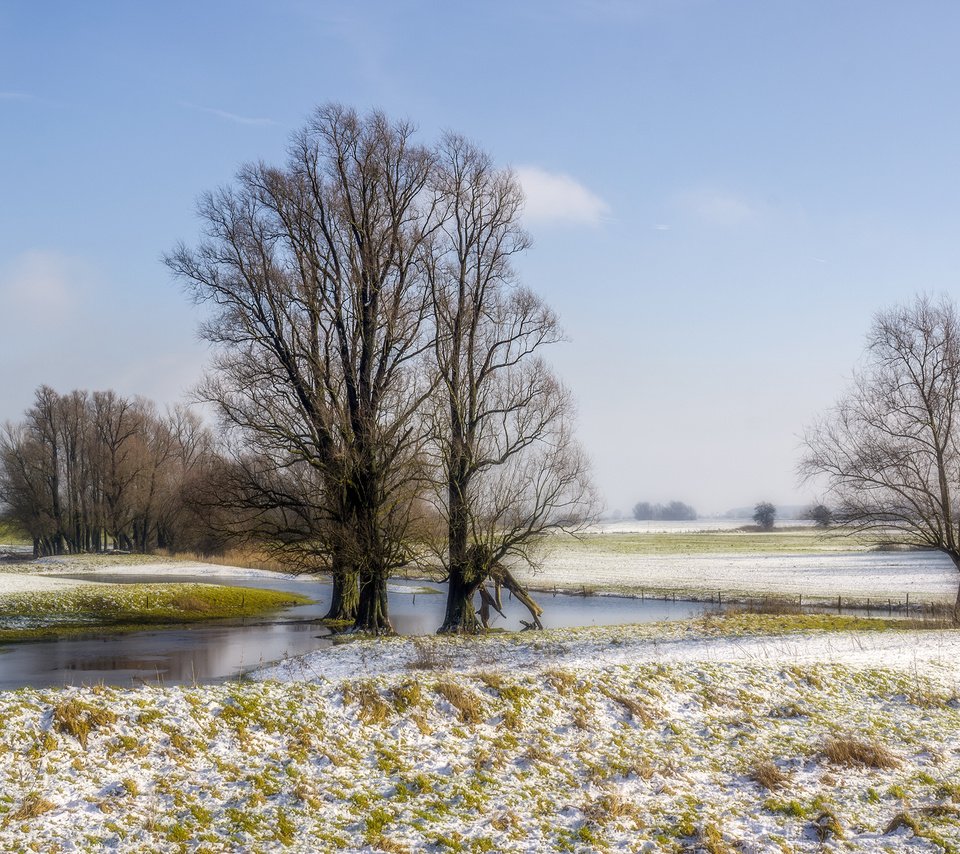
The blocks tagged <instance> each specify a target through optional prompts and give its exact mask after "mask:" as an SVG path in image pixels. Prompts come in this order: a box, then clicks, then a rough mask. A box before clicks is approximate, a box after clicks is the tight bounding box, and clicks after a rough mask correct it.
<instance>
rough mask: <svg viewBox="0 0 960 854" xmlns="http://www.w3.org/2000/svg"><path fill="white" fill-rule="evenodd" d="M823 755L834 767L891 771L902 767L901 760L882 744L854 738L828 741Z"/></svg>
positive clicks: (839, 738)
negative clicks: (844, 766) (890, 769)
mask: <svg viewBox="0 0 960 854" xmlns="http://www.w3.org/2000/svg"><path fill="white" fill-rule="evenodd" d="M823 755H824V756H825V757H826V758H827V761H828V762H832V763H833V764H834V765H846V766H848V767H851V768H858V767H859V768H879V769H889V768H898V767H899V766H900V760H899V759H898V758H897V757H896V756H894V755H893V754H892V753H891V752H890V751H889V750H887V748H885V747H884V746H883V745H882V744H877V743H876V742H873V741H861V740H860V739H857V738H854V737H853V736H841V737H837V738H830V739H827V742H826V744H824V746H823Z"/></svg>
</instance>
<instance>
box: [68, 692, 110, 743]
mask: <svg viewBox="0 0 960 854" xmlns="http://www.w3.org/2000/svg"><path fill="white" fill-rule="evenodd" d="M116 720H117V716H116V714H114V713H113V712H112V711H111V710H110V709H103V708H97V707H95V706H91V705H90V704H88V703H84V702H82V701H80V700H78V699H75V698H71V699H67V700H63V701H62V702H60V703H58V704H57V705H55V706H54V707H53V726H54V728H55V729H57V730H58V731H59V732H63V733H67V734H68V735H72V736H73V737H74V738H75V739H77V741H79V742H80V744H81V746H83V748H84V749H86V747H87V739H88V738H89V736H90V733H91V732H93V731H94V730H95V729H98V728H99V727H102V726H109V725H110V724H113V723H116Z"/></svg>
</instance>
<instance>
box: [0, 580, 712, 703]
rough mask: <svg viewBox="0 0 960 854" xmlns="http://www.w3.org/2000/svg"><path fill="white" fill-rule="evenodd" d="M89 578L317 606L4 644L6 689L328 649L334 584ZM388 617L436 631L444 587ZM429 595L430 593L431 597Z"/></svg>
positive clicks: (611, 620) (510, 608)
mask: <svg viewBox="0 0 960 854" xmlns="http://www.w3.org/2000/svg"><path fill="white" fill-rule="evenodd" d="M77 577H78V578H80V579H81V580H84V581H104V582H114V583H151V582H153V583H156V582H171V583H173V582H188V583H193V582H197V583H208V584H210V583H215V584H230V585H235V586H239V587H265V588H270V589H273V590H288V591H293V592H297V593H303V594H305V595H307V596H310V597H311V598H312V599H314V600H315V602H314V603H313V604H310V605H300V606H297V607H295V608H288V609H286V610H285V611H282V612H280V613H278V614H274V615H270V616H268V617H266V618H258V619H256V620H246V621H243V622H224V621H220V622H216V623H209V624H195V625H192V626H189V627H182V628H175V629H162V630H150V631H143V632H135V633H131V634H125V635H109V634H105V635H100V636H88V637H83V638H67V639H64V640H54V641H36V642H31V643H18V644H8V645H6V646H0V689H12V688H22V687H26V686H32V687H36V688H42V687H48V686H51V685H90V684H98V683H103V684H107V685H125V686H129V685H139V684H144V683H151V684H161V685H177V684H192V683H194V682H197V683H201V682H214V681H218V680H222V679H229V678H235V677H238V676H240V675H242V674H243V673H244V672H246V671H249V670H252V669H255V668H257V667H259V666H260V665H261V664H266V663H268V662H271V661H278V660H280V659H282V658H286V657H289V656H295V655H301V654H303V653H305V652H311V651H312V650H315V649H319V648H321V647H323V646H327V645H329V644H330V639H329V632H328V630H327V629H326V627H325V626H322V625H320V624H319V623H318V622H317V621H318V620H319V619H320V618H321V617H322V616H323V614H324V613H326V610H327V607H328V606H329V603H330V586H329V585H328V584H320V583H318V582H316V581H310V580H300V579H294V578H284V577H282V576H278V577H276V578H254V579H250V578H242V579H232V578H212V577H210V576H189V575H184V576H162V577H157V576H151V575H133V574H128V573H125V574H123V575H97V576H89V575H87V576H77ZM390 587H391V589H390V613H391V618H392V620H393V624H394V627H395V628H396V630H397V631H398V632H400V633H402V634H429V633H431V632H434V631H436V628H437V626H439V625H440V623H441V622H442V619H443V606H444V597H443V595H442V588H441V587H440V586H438V585H433V584H429V583H427V582H420V581H409V582H408V581H396V582H391V585H390ZM428 591H432V592H428ZM537 598H538V601H540V603H541V604H542V605H543V606H544V610H545V613H544V616H543V623H544V626H546V627H547V628H559V627H561V626H591V625H615V624H622V623H642V622H653V621H656V620H666V619H681V618H685V617H690V616H693V615H695V614H698V613H702V611H703V610H704V609H705V608H706V607H709V606H707V605H703V604H698V603H694V602H662V601H651V600H646V601H640V600H637V599H625V598H620V597H609V596H602V597H601V596H597V597H587V598H584V597H580V596H564V595H557V596H551V595H550V594H541V595H540V596H538V597H537ZM506 606H507V607H506V609H505V612H506V615H507V618H506V619H503V618H501V617H499V616H498V617H497V618H496V622H494V623H493V625H495V626H496V627H498V628H505V629H517V628H520V620H521V619H523V618H525V617H527V616H528V614H527V612H526V611H525V609H523V608H522V607H521V606H520V605H519V604H518V603H516V602H509V601H508V602H507V603H506Z"/></svg>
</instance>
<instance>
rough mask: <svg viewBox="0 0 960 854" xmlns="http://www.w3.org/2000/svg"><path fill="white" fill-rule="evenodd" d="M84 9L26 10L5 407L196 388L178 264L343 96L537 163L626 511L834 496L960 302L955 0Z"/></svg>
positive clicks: (428, 130)
mask: <svg viewBox="0 0 960 854" xmlns="http://www.w3.org/2000/svg"><path fill="white" fill-rule="evenodd" d="M54 6H55V9H56V13H55V14H51V13H50V10H49V9H48V10H47V11H46V13H45V14H44V15H43V16H42V17H41V16H40V14H39V13H38V12H37V11H36V10H35V9H33V8H31V7H30V6H29V4H19V3H15V2H0V138H2V139H3V154H4V157H2V158H0V186H2V187H3V189H4V193H3V196H4V204H3V208H2V210H3V213H2V221H0V226H2V227H0V318H3V321H4V326H3V329H4V332H3V340H4V350H3V354H4V358H3V360H2V363H0V420H3V419H8V418H9V419H17V418H19V417H20V415H21V413H22V412H23V410H24V409H25V408H26V407H27V406H28V405H29V404H30V402H31V400H32V396H33V391H34V389H35V388H36V387H37V386H38V385H39V384H41V383H46V384H49V385H52V386H54V387H55V388H57V389H58V390H61V391H66V390H69V389H71V388H88V389H99V388H110V387H112V388H115V389H117V390H118V391H121V392H123V393H126V394H143V395H144V396H147V397H150V398H153V399H155V400H157V401H158V402H159V403H161V404H163V403H173V402H176V401H178V400H180V399H182V397H183V395H184V394H185V392H186V391H187V389H189V387H190V386H191V385H192V384H193V383H195V382H196V380H197V379H198V378H199V376H200V373H201V371H202V364H203V361H204V359H205V351H204V348H203V346H202V345H201V344H200V343H199V342H198V341H197V338H196V328H197V323H198V320H199V314H198V312H197V309H196V308H195V307H194V306H192V305H190V304H189V302H188V300H187V299H186V298H185V296H184V295H183V293H182V292H181V291H180V289H179V288H178V287H177V286H176V285H175V284H174V283H173V282H172V281H171V280H170V276H169V274H168V272H167V270H166V269H165V268H164V267H163V265H162V264H161V263H160V261H159V258H160V255H161V254H162V253H163V252H164V251H166V250H168V249H170V248H171V247H172V246H173V244H174V243H175V242H176V241H177V240H180V239H183V240H185V241H186V242H188V243H192V242H194V241H195V240H196V237H197V234H198V229H199V223H198V221H197V220H196V218H195V216H194V213H193V209H194V202H195V199H196V198H197V196H198V195H199V194H200V193H201V192H203V191H205V190H208V189H213V188H215V187H216V186H218V185H220V184H222V183H224V182H227V181H229V180H230V178H231V175H232V174H233V173H234V172H235V170H236V169H237V167H238V166H240V165H241V164H242V163H244V162H246V161H249V160H254V159H260V158H262V159H264V160H266V161H268V162H269V161H274V162H276V161H280V160H282V158H283V156H284V150H285V147H286V144H287V139H288V136H289V134H290V133H291V131H293V130H294V129H295V128H297V127H298V126H299V125H300V124H301V123H302V122H303V120H304V118H305V117H306V115H307V114H308V113H309V111H310V110H311V109H312V108H313V106H314V105H316V104H318V103H321V102H325V101H330V100H338V101H342V102H344V103H346V104H350V105H353V106H356V107H357V108H359V109H368V108H371V107H379V108H382V109H384V110H385V111H386V112H387V113H389V114H390V115H392V116H403V117H409V118H410V119H412V120H413V121H414V122H416V123H417V124H418V125H419V126H420V127H421V128H422V129H423V131H424V135H425V136H427V137H432V136H435V135H436V133H437V132H439V131H440V130H442V129H445V128H450V129H453V130H457V131H459V132H461V133H464V134H466V135H468V136H470V137H471V138H473V139H474V140H475V141H476V142H478V143H479V144H480V145H481V146H483V147H485V148H487V149H488V150H490V151H491V152H492V153H493V154H494V155H495V157H496V158H497V159H498V161H499V162H501V163H508V164H512V165H513V166H514V168H515V169H516V170H517V172H518V174H519V176H520V178H521V181H522V183H523V185H524V188H525V191H526V193H527V197H528V200H527V209H526V224H527V227H528V228H529V230H530V232H531V234H532V235H533V238H534V247H533V249H532V250H531V251H530V252H529V253H527V256H526V257H525V258H524V259H523V260H522V263H521V275H522V279H523V281H524V282H525V283H526V284H527V285H529V286H530V287H532V288H534V289H535V290H537V291H538V292H540V293H541V294H542V295H543V296H544V297H545V298H546V299H547V301H548V302H550V304H551V305H553V306H554V307H555V308H556V309H557V310H558V312H559V313H560V315H561V318H562V320H563V323H564V326H565V329H566V331H567V333H568V336H569V338H570V341H569V343H566V344H564V345H562V346H560V347H558V348H556V349H555V351H554V353H553V354H552V360H553V362H554V364H555V365H556V367H557V369H558V371H559V372H560V374H561V375H562V377H563V378H564V380H565V381H566V382H567V383H568V384H569V386H570V387H571V388H572V389H573V392H574V394H575V396H576V398H577V400H578V402H579V410H580V436H581V439H582V441H583V442H584V444H585V446H586V447H587V449H588V451H589V452H590V454H591V456H592V458H593V461H594V465H595V473H596V479H597V482H598V485H599V486H600V488H601V490H602V492H603V494H604V495H605V497H606V503H607V507H608V509H609V510H614V509H619V510H620V511H622V512H623V513H624V514H625V515H628V514H629V511H630V508H631V507H632V505H633V504H634V502H636V501H638V500H647V501H652V502H658V501H659V502H666V501H668V500H671V499H679V500H682V501H685V502H688V503H690V504H693V505H694V506H695V507H696V508H697V509H698V510H699V511H700V512H701V513H702V514H708V513H715V512H723V511H725V510H727V509H729V508H731V507H734V506H741V505H749V504H752V503H754V502H755V501H758V500H761V499H768V500H771V501H774V502H776V503H781V504H800V503H804V502H806V501H807V500H808V499H809V498H811V497H812V491H811V490H807V489H802V488H799V487H798V484H797V481H796V476H795V466H796V462H797V457H798V446H799V441H800V438H799V437H800V434H801V433H802V430H803V428H804V425H806V424H808V423H809V422H810V421H811V420H812V419H813V418H815V417H816V415H817V414H818V413H820V412H821V411H823V409H824V408H825V407H827V406H829V405H830V404H831V402H832V401H833V400H834V399H835V398H836V397H837V395H838V394H839V393H840V392H841V390H842V389H843V387H844V385H845V383H846V382H847V381H848V379H849V377H850V375H851V372H852V370H853V368H854V366H855V364H856V361H857V358H858V355H859V353H860V352H861V349H862V346H863V338H864V334H865V332H866V330H867V327H868V326H869V323H870V320H871V318H872V316H873V314H874V312H875V311H877V310H878V309H881V308H883V307H886V306H889V305H891V304H893V303H897V302H902V301H905V300H908V299H910V298H911V297H912V296H913V295H914V294H915V293H917V292H921V291H922V292H927V293H931V294H938V293H948V294H952V293H954V292H955V290H956V284H957V279H958V272H957V271H958V269H960V266H958V260H960V258H958V255H960V242H958V241H957V240H956V233H957V226H958V218H960V214H958V212H957V209H956V205H955V199H956V198H957V197H958V190H960V186H958V184H960V173H958V171H957V169H956V167H955V161H956V151H957V143H958V137H960V111H958V110H957V109H956V107H957V100H958V97H960V96H958V95H957V93H956V91H955V87H954V86H953V85H952V82H953V81H954V80H955V79H956V77H957V72H958V71H960V56H958V55H957V52H956V50H955V43H956V38H955V36H956V33H957V32H958V25H960V7H957V6H955V5H953V4H948V3H942V2H931V3H923V4H914V5H911V6H907V5H905V4H897V3H893V2H871V3H867V2H853V3H848V4H844V5H843V6H842V7H840V6H831V7H825V6H818V5H813V4H809V3H803V2H800V0H795V2H786V3H779V4H769V3H764V2H761V0H752V2H745V3H742V4H737V6H736V7H735V11H732V10H733V9H734V7H732V6H730V4H727V3H722V2H720V0H677V2H665V0H647V2H643V0H641V2H627V0H570V2H549V3H548V2H533V3H529V4H508V3H504V2H493V3H489V4H486V5H485V6H484V7H483V8H482V9H481V10H478V9H476V8H472V7H462V8H459V7H451V8H446V9H445V10H444V13H443V15H442V16H440V15H437V14H436V11H435V7H432V6H431V5H430V4H426V3H413V4H404V7H403V8H401V7H400V4H390V3H386V2H374V3H369V4H364V7H363V8H362V9H361V8H355V7H354V6H347V5H346V4H343V5H341V4H333V3H320V4H307V3H302V2H294V0H282V2H278V3H275V4H271V6H270V7H269V9H267V8H266V7H264V6H262V5H260V4H255V3H250V2H241V3H227V2H211V3H206V4H203V5H202V6H201V7H197V6H196V4H188V3H185V2H172V3H167V4H164V5H163V6H158V7H154V8H148V7H145V6H139V5H138V6H134V5H132V4H123V3H120V2H105V3H101V4H97V5H96V6H95V7H94V6H84V5H81V4H69V3H60V4H54ZM825 10H827V11H825ZM268 55H269V56H270V57H271V61H270V62H265V61H263V58H264V57H265V56H268ZM251 57H255V58H256V61H251V60H250V58H251Z"/></svg>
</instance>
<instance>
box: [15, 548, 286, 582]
mask: <svg viewBox="0 0 960 854" xmlns="http://www.w3.org/2000/svg"><path fill="white" fill-rule="evenodd" d="M13 566H14V567H16V568H18V570H19V571H21V572H23V571H27V572H31V573H33V572H35V573H40V574H42V575H46V576H51V575H58V574H63V575H80V574H83V575H94V576H95V575H116V574H117V572H124V571H129V572H130V573H131V574H137V575H156V576H165V575H192V576H202V575H209V576H211V577H214V576H219V577H221V578H276V577H277V573H276V572H271V571H270V570H266V569H249V568H246V567H240V566H223V565H221V564H213V563H203V562H201V561H192V560H163V559H158V558H154V557H151V556H149V555H112V554H103V555H96V554H90V555H66V556H62V557H47V558H40V559H38V560H34V561H30V562H29V563H26V564H14V565H13Z"/></svg>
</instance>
